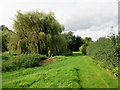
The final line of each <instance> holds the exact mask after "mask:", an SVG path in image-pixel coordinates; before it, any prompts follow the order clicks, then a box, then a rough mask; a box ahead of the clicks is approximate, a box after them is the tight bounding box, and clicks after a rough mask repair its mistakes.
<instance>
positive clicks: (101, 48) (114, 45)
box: [87, 36, 120, 76]
mask: <svg viewBox="0 0 120 90" xmlns="http://www.w3.org/2000/svg"><path fill="white" fill-rule="evenodd" d="M119 37H120V36H117V37H116V38H115V36H111V37H110V38H99V40H97V41H96V42H91V43H90V44H89V46H88V47H87V55H89V56H91V57H92V58H94V59H95V61H96V62H97V63H98V64H99V65H100V66H102V67H104V68H106V69H109V70H111V71H112V72H113V74H115V75H116V76H118V59H119V55H120V53H119V52H118V50H120V49H119V48H120V46H118V45H119V41H118V40H119Z"/></svg>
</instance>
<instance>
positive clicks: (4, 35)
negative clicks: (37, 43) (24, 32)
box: [0, 25, 13, 51]
mask: <svg viewBox="0 0 120 90" xmlns="http://www.w3.org/2000/svg"><path fill="white" fill-rule="evenodd" d="M12 33H13V32H12V31H11V30H9V29H8V27H6V26H5V25H1V26H0V38H1V39H0V40H1V47H2V48H1V49H2V51H8V42H9V40H10V36H11V35H12Z"/></svg>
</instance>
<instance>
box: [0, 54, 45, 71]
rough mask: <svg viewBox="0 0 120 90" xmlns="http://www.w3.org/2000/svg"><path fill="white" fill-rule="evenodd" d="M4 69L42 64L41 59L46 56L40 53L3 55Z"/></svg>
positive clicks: (9, 69)
mask: <svg viewBox="0 0 120 90" xmlns="http://www.w3.org/2000/svg"><path fill="white" fill-rule="evenodd" d="M2 58H3V62H2V71H11V70H17V69H20V68H30V67H35V66H39V65H40V61H41V60H42V59H45V58H46V56H44V55H40V54H21V55H17V56H16V55H13V54H12V55H3V57H2Z"/></svg>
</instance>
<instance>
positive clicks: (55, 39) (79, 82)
mask: <svg viewBox="0 0 120 90" xmlns="http://www.w3.org/2000/svg"><path fill="white" fill-rule="evenodd" d="M13 27H14V31H11V30H9V29H8V28H7V27H6V26H5V25H1V26H0V39H1V40H2V41H0V42H1V43H2V44H0V47H2V49H1V50H0V52H1V53H0V57H2V60H1V62H2V71H3V80H2V82H3V88H13V87H17V88H25V87H29V88H117V87H118V82H117V81H118V80H117V76H118V61H119V60H120V33H119V35H117V36H115V35H112V36H110V37H108V38H105V37H102V38H99V39H98V40H97V41H95V42H94V41H92V39H91V37H85V39H83V38H81V37H80V36H75V35H74V34H73V32H71V31H70V32H67V33H62V31H63V30H64V26H63V25H62V24H61V23H59V22H58V21H57V19H56V18H55V15H54V13H53V12H49V13H44V12H38V11H32V12H25V13H23V12H17V14H16V18H15V20H14V24H13ZM79 50H80V52H74V53H73V51H79ZM87 55H88V56H87ZM47 56H48V57H47ZM51 59H53V61H55V62H51V63H50V62H49V63H48V64H45V65H44V64H42V62H43V61H48V60H51ZM1 62H0V63H1ZM101 67H102V68H101ZM106 69H107V70H106ZM111 72H112V73H111ZM112 74H114V76H116V77H114V76H113V75H112Z"/></svg>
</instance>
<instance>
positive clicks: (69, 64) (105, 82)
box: [2, 52, 118, 88]
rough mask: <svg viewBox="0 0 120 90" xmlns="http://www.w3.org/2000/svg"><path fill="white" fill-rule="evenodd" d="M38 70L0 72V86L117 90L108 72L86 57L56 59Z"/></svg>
mask: <svg viewBox="0 0 120 90" xmlns="http://www.w3.org/2000/svg"><path fill="white" fill-rule="evenodd" d="M54 59H55V60H54V62H50V63H48V64H45V65H43V66H40V67H34V68H27V69H20V70H16V71H12V72H3V74H2V77H3V80H2V84H3V85H2V87H3V88H13V87H29V88H117V87H118V81H117V78H115V77H114V76H113V75H112V74H111V73H109V72H107V71H105V70H104V69H102V68H100V67H99V66H97V65H96V64H95V63H94V62H93V60H92V59H91V58H90V57H88V56H83V55H81V53H79V52H74V54H73V56H56V57H55V58H54Z"/></svg>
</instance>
